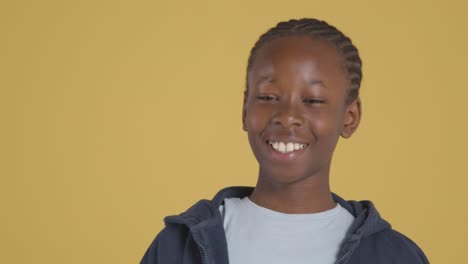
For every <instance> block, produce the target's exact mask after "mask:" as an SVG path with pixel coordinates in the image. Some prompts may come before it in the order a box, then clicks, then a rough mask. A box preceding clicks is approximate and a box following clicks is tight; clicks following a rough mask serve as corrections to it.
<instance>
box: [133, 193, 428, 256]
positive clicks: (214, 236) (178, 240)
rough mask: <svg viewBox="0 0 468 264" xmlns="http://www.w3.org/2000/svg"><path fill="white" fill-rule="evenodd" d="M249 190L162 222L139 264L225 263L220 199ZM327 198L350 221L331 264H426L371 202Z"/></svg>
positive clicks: (219, 195)
mask: <svg viewBox="0 0 468 264" xmlns="http://www.w3.org/2000/svg"><path fill="white" fill-rule="evenodd" d="M252 191H253V188H252V187H229V188H225V189H223V190H221V191H219V192H218V193H217V194H216V196H215V197H214V198H213V200H211V201H209V200H201V201H199V202H198V203H196V204H195V205H193V206H192V207H191V208H190V209H188V210H187V211H186V212H184V213H182V214H180V215H175V216H168V217H166V218H165V219H164V222H165V224H166V227H165V228H164V229H163V230H162V231H161V232H160V233H159V234H158V235H157V237H156V238H155V240H154V241H153V243H152V244H151V246H150V247H149V249H148V250H147V251H146V254H145V255H144V257H143V259H142V260H141V264H150V263H151V264H195V263H197V264H228V262H229V259H228V251H227V243H226V236H225V233H224V227H223V219H222V217H221V214H220V212H219V206H220V205H222V203H223V200H224V199H225V198H232V197H238V198H243V197H246V196H249V195H250V194H251V193H252ZM333 199H334V201H335V202H336V203H339V204H340V205H341V206H342V207H343V208H345V209H346V210H348V211H349V212H350V213H351V214H352V215H353V216H354V217H355V220H354V222H353V224H352V225H351V227H350V229H349V231H348V234H347V235H346V237H345V239H344V242H343V243H342V245H341V249H340V251H339V253H338V255H337V260H336V262H335V263H336V264H345V263H346V264H358V263H359V264H366V263H369V264H371V263H372V264H387V263H388V264H390V263H398V264H419V263H429V261H428V260H427V258H426V256H425V255H424V253H423V252H422V251H421V249H420V248H419V247H418V246H417V245H416V244H415V243H414V242H413V241H411V240H410V239H409V238H407V237H406V236H404V235H402V234H401V233H399V232H397V231H395V230H393V229H392V228H391V226H390V224H389V223H388V222H387V221H385V220H384V219H382V218H381V217H380V215H379V213H378V212H377V210H376V209H375V207H374V205H373V204H372V202H370V201H345V200H343V199H342V198H340V197H339V196H337V195H336V194H333Z"/></svg>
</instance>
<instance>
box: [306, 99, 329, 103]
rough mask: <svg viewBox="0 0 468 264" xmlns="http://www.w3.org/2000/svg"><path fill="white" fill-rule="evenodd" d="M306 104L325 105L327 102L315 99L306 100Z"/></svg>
mask: <svg viewBox="0 0 468 264" xmlns="http://www.w3.org/2000/svg"><path fill="white" fill-rule="evenodd" d="M304 103H307V104H323V103H325V100H320V99H314V98H305V99H304Z"/></svg>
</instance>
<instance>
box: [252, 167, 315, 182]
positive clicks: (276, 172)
mask: <svg viewBox="0 0 468 264" xmlns="http://www.w3.org/2000/svg"><path fill="white" fill-rule="evenodd" d="M260 175H262V176H263V177H264V178H265V177H267V179H265V180H268V181H270V182H273V183H276V184H293V183H297V182H300V181H302V180H304V179H306V178H308V177H310V176H309V175H311V174H307V173H305V172H294V171H291V170H290V169H288V170H287V169H273V168H272V169H270V170H261V173H260Z"/></svg>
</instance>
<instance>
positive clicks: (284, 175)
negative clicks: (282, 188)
mask: <svg viewBox="0 0 468 264" xmlns="http://www.w3.org/2000/svg"><path fill="white" fill-rule="evenodd" d="M247 81H248V87H249V88H248V93H247V94H246V97H245V98H244V107H243V129H244V130H245V131H247V134H248V138H249V143H250V146H251V148H252V150H253V153H254V155H255V157H256V159H257V160H258V162H259V164H260V176H266V177H269V179H271V180H273V181H274V182H277V183H292V182H297V181H300V180H301V179H305V178H308V177H309V176H313V175H324V177H325V176H328V172H329V168H330V164H331V159H332V155H333V151H334V149H335V146H336V143H337V141H338V138H339V136H340V135H342V136H343V137H349V136H351V134H352V133H353V132H354V130H355V129H356V128H357V126H358V124H359V119H360V114H361V112H360V111H361V109H360V101H359V99H356V100H355V101H354V102H352V103H351V104H349V105H346V104H345V101H346V97H347V94H348V87H349V84H350V83H349V80H348V79H347V75H346V73H345V68H344V65H343V59H342V58H341V57H340V55H339V54H338V52H337V51H336V49H335V48H334V47H333V46H331V45H330V44H328V43H327V42H324V41H322V40H317V39H312V38H310V37H306V36H289V37H283V38H279V39H275V40H272V41H270V42H268V43H266V44H265V46H263V47H262V48H261V49H260V50H259V51H258V53H257V56H256V58H255V61H254V63H253V65H252V68H251V71H250V72H249V73H248V79H247Z"/></svg>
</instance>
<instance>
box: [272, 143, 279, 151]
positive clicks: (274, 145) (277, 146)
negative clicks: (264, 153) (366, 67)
mask: <svg viewBox="0 0 468 264" xmlns="http://www.w3.org/2000/svg"><path fill="white" fill-rule="evenodd" d="M273 148H274V149H276V150H278V149H279V143H278V142H273Z"/></svg>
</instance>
